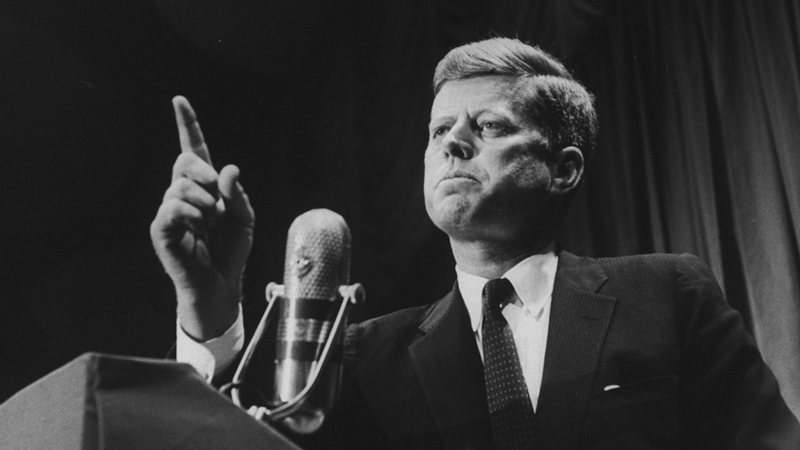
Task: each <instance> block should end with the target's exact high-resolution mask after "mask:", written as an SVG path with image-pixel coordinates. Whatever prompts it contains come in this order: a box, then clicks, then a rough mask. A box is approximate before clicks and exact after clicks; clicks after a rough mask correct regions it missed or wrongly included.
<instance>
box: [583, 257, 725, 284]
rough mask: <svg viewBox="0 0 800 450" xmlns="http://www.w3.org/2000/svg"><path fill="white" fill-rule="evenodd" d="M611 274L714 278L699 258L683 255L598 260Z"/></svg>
mask: <svg viewBox="0 0 800 450" xmlns="http://www.w3.org/2000/svg"><path fill="white" fill-rule="evenodd" d="M596 261H597V262H598V263H599V264H600V265H601V266H602V267H603V269H604V270H605V271H606V272H607V273H610V274H616V273H622V274H625V275H631V274H636V275H638V276H637V278H638V277H642V276H648V275H649V276H655V277H658V278H661V277H667V278H676V277H677V278H682V277H685V276H690V277H691V276H697V277H709V276H710V277H713V275H712V274H711V269H709V267H708V265H707V264H706V263H705V262H703V260H702V259H700V258H699V257H697V256H695V255H692V254H688V253H683V254H672V253H650V254H641V255H630V256H617V257H611V258H598V259H597V260H596Z"/></svg>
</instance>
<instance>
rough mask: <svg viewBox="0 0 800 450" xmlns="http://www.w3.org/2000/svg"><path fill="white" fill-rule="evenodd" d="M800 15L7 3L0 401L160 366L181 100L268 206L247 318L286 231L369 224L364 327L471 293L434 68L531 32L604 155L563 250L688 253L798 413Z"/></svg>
mask: <svg viewBox="0 0 800 450" xmlns="http://www.w3.org/2000/svg"><path fill="white" fill-rule="evenodd" d="M798 24H800V5H798V2H797V1H790V0H785V1H771V2H750V1H745V0H718V1H713V0H680V1H672V2H659V1H656V0H649V1H623V0H616V1H612V0H608V1H601V0H593V1H592V0H580V1H579V0H568V1H555V0H551V1H548V0H539V1H511V0H505V1H489V0H464V1H455V0H436V1H430V0H416V1H412V0H409V1H405V2H400V1H386V2H373V1H367V0H350V1H337V2H334V1H327V0H317V1H312V0H294V1H292V0H279V1H275V0H272V1H263V0H259V1H231V0H227V1H215V0H194V1H187V0H152V1H122V0H105V1H103V0H91V1H90V0H77V1H72V2H57V1H48V0H28V1H3V2H2V3H0V64H2V66H1V67H2V69H1V70H0V149H2V162H3V164H2V168H3V171H2V177H0V179H2V183H3V184H2V187H3V189H2V192H3V194H4V195H3V201H2V205H3V206H2V208H0V214H2V215H1V216H0V218H1V219H2V220H0V237H1V239H0V261H1V262H2V267H3V279H2V282H1V283H0V342H2V344H1V345H2V347H0V348H1V350H0V361H2V367H3V371H2V372H3V375H2V377H1V378H0V400H2V399H4V398H6V397H8V396H9V395H11V394H12V393H14V392H16V391H17V390H19V389H20V388H22V387H23V386H24V385H26V384H28V383H30V382H32V381H33V380H35V379H36V378H37V377H39V376H42V375H44V374H45V373H47V372H50V371H52V370H53V369H55V368H56V367H58V366H60V365H62V364H64V363H66V362H67V361H69V360H70V359H72V358H74V357H75V356H77V355H79V354H81V353H83V352H86V351H90V350H91V351H103V352H112V353H121V354H126V355H139V356H154V357H161V356H163V355H164V354H165V353H166V351H167V350H168V349H169V347H170V346H171V344H172V342H173V339H174V327H175V324H174V320H175V314H174V309H175V304H174V296H173V292H172V288H171V285H170V283H169V281H168V279H167V277H166V276H165V275H164V274H163V271H162V270H161V268H160V266H159V264H158V261H157V260H156V258H155V256H154V254H153V252H152V249H151V246H150V242H149V236H148V227H149V222H150V221H151V220H152V217H153V216H154V214H155V211H156V209H157V207H158V205H159V203H160V200H161V196H162V195H163V192H164V190H165V189H166V187H167V186H168V184H169V178H170V169H171V166H172V163H173V161H174V159H175V157H176V156H177V154H178V151H179V149H178V143H177V133H176V130H175V126H174V119H173V115H172V114H173V113H172V109H171V105H170V99H171V97H172V96H174V95H176V94H183V95H185V96H187V97H188V98H189V99H190V100H191V101H192V104H193V105H194V107H195V109H196V110H197V112H198V115H199V118H200V121H201V123H202V125H203V129H204V132H205V135H206V139H207V141H208V142H209V146H210V148H211V153H212V157H213V159H214V162H215V164H216V166H217V167H218V168H219V167H221V166H222V165H224V164H227V163H235V164H238V165H239V166H240V167H241V168H242V182H243V184H244V185H245V188H246V189H247V191H248V193H249V195H250V198H251V200H252V201H253V204H254V208H255V210H256V215H257V228H256V241H255V247H254V249H253V252H252V256H251V261H250V265H249V268H248V273H247V279H246V293H245V294H246V300H245V312H246V314H247V315H246V317H247V318H248V319H247V323H248V324H249V325H250V326H249V328H250V329H252V327H253V326H252V324H253V323H254V322H255V321H257V320H258V318H259V317H260V312H261V311H262V310H263V307H264V301H263V289H264V286H265V285H266V283H267V282H269V281H280V278H281V276H282V264H283V253H284V245H285V242H284V241H285V236H286V230H287V228H288V226H289V224H290V223H291V221H292V219H293V218H294V217H295V216H296V215H298V214H299V213H301V212H303V211H305V210H307V209H310V208H315V207H326V208H330V209H333V210H335V211H337V212H339V213H340V214H342V215H343V216H344V217H345V219H346V220H347V221H348V223H349V224H350V227H351V229H352V234H353V239H354V241H353V247H354V251H353V271H352V273H353V279H354V280H357V281H361V282H362V283H364V284H365V285H366V287H367V291H368V295H369V298H368V303H367V305H366V306H365V307H364V308H363V309H362V310H361V311H359V312H358V313H357V318H364V317H370V316H374V315H377V314H381V313H385V312H388V311H392V310H395V309H398V308H401V307H404V306H409V305H415V304H421V303H426V302H429V301H431V300H433V299H435V298H437V296H439V295H441V294H443V293H445V292H446V291H447V290H448V289H449V288H450V286H451V285H452V282H453V278H454V275H453V269H452V267H453V261H452V257H451V256H450V254H449V248H448V245H447V241H446V238H445V236H444V235H443V234H441V233H440V232H438V231H437V230H435V228H434V227H433V226H432V225H431V224H430V222H429V221H428V219H427V217H426V215H425V212H424V207H423V202H422V189H421V188H422V171H421V169H422V154H423V150H424V148H425V143H426V139H427V137H426V125H427V119H428V111H429V108H430V102H431V100H432V93H431V87H430V79H431V75H432V72H433V68H434V66H435V64H436V62H437V61H438V60H439V59H440V58H441V57H442V56H443V55H444V53H445V52H446V51H447V50H448V49H449V48H451V47H453V46H455V45H458V44H461V43H465V42H468V41H472V40H478V39H482V38H485V37H488V36H493V35H502V36H517V37H519V38H521V39H523V40H525V41H528V42H531V43H535V44H538V45H540V46H542V47H543V48H545V49H546V50H548V51H550V52H552V53H554V54H555V55H556V56H558V57H560V58H562V59H563V60H564V61H565V62H566V63H567V65H568V66H569V67H570V68H572V69H573V71H574V73H575V74H576V76H577V77H578V78H579V79H581V80H583V81H584V82H585V83H586V84H587V86H588V87H589V89H590V90H591V91H593V92H594V93H595V94H596V96H597V100H598V111H599V115H600V122H601V145H600V147H601V148H600V149H599V151H598V155H597V157H596V159H595V161H594V167H592V168H591V170H592V173H591V175H590V179H589V183H588V185H587V188H586V189H585V191H584V192H583V193H581V194H580V196H579V198H578V201H577V203H576V205H575V208H574V211H573V214H572V216H571V219H570V222H569V224H568V226H566V227H565V229H564V233H563V234H564V237H563V238H562V243H563V244H564V246H565V247H566V248H567V249H569V250H571V251H574V252H577V253H582V254H587V255H593V256H606V255H620V254H631V253H641V252H653V251H659V252H664V251H666V252H690V253H695V254H697V255H699V256H701V257H702V258H703V259H704V260H706V261H707V262H708V264H709V265H710V266H711V267H712V269H713V270H714V272H715V274H716V275H717V276H718V278H719V280H720V282H721V284H722V285H723V288H724V289H725V290H726V293H727V296H728V299H729V301H730V302H731V304H732V305H733V306H734V307H736V308H737V309H739V310H740V311H741V312H742V314H743V316H744V317H745V319H746V321H747V323H748V326H749V327H750V329H751V330H752V331H753V333H754V336H755V338H756V340H757V342H758V344H759V346H760V347H761V349H762V352H763V353H764V356H765V359H766V360H767V362H768V363H769V364H770V365H771V366H772V368H773V370H774V371H775V372H776V375H778V377H779V379H780V381H781V387H782V390H783V392H784V395H785V396H786V398H787V401H788V402H789V403H790V406H791V407H792V408H793V410H794V411H795V413H798V412H800V383H798V382H797V378H796V376H793V374H796V373H800V299H799V297H798V293H800V289H798V273H800V247H799V246H798V235H800V226H799V225H798V223H799V222H798V216H800V181H798V177H797V174H798V173H800V150H798V145H800V68H799V67H800V65H799V64H798V61H799V60H800V50H799V49H800V32H799V31H798Z"/></svg>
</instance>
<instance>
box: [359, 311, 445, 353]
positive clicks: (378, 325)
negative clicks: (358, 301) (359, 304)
mask: <svg viewBox="0 0 800 450" xmlns="http://www.w3.org/2000/svg"><path fill="white" fill-rule="evenodd" d="M436 303H437V302H434V303H431V304H428V305H422V306H413V307H410V308H405V309H401V310H398V311H394V312H392V313H389V314H386V315H383V316H379V317H375V318H373V319H369V320H365V321H363V322H360V323H357V324H353V325H350V326H349V327H348V329H347V336H346V338H345V349H346V351H356V350H358V352H359V353H361V354H362V356H363V355H364V352H367V353H370V352H371V350H370V349H372V350H374V351H380V352H381V353H385V352H391V351H392V350H395V349H404V348H406V347H407V346H408V344H409V343H410V342H411V341H412V340H413V339H414V337H416V336H417V335H418V334H419V328H418V327H419V325H420V324H421V323H422V322H423V321H424V320H425V318H426V317H427V316H428V314H430V311H431V309H432V308H433V307H434V305H436Z"/></svg>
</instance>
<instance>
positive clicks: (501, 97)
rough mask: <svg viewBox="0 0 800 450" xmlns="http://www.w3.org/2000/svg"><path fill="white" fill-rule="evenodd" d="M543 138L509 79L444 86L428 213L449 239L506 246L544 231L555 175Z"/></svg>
mask: <svg viewBox="0 0 800 450" xmlns="http://www.w3.org/2000/svg"><path fill="white" fill-rule="evenodd" d="M543 142H544V138H543V136H542V134H541V133H540V132H539V130H538V128H537V127H536V126H535V125H534V124H533V123H531V121H530V120H529V119H527V118H526V117H525V116H524V115H523V113H522V99H521V98H520V96H519V94H517V95H515V89H514V87H513V85H512V84H510V83H509V79H508V78H506V77H500V76H489V77H476V78H468V79H465V80H457V81H449V82H447V83H445V84H444V85H443V86H442V88H441V90H440V91H439V93H438V95H437V96H436V98H435V99H434V102H433V107H432V108H431V122H430V126H429V140H428V148H427V149H426V150H425V188H424V190H425V207H426V209H427V211H428V215H429V216H430V218H431V220H433V223H434V224H435V225H436V226H437V227H439V228H440V229H441V230H443V231H444V232H445V233H447V234H448V235H449V236H450V238H451V239H455V240H464V241H506V242H508V241H509V240H515V239H520V238H523V237H524V236H525V235H530V233H536V232H538V231H542V230H541V227H542V226H543V224H544V221H543V218H544V216H546V215H549V214H552V211H549V210H548V201H547V199H548V190H549V187H550V182H551V171H550V169H549V168H548V166H547V164H546V161H545V158H546V150H545V148H544V145H543V144H542V143H543Z"/></svg>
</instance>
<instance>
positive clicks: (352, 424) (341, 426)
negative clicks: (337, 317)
mask: <svg viewBox="0 0 800 450" xmlns="http://www.w3.org/2000/svg"><path fill="white" fill-rule="evenodd" d="M360 338H361V325H359V324H355V325H350V326H349V327H348V328H347V334H346V335H345V340H344V348H343V354H342V360H343V361H342V362H343V366H344V370H343V374H342V389H341V394H340V397H339V401H338V402H337V405H336V407H335V408H334V409H333V411H331V413H330V415H329V417H328V419H327V420H326V422H325V425H323V427H322V429H321V430H320V432H319V433H317V434H315V435H312V436H305V437H300V438H299V439H298V443H300V445H302V446H303V448H305V449H308V450H315V449H320V450H321V449H326V450H338V449H348V450H360V449H364V450H367V449H378V448H388V445H389V444H388V443H387V442H386V440H385V436H384V435H383V433H382V431H381V430H380V428H379V426H378V424H377V422H376V420H375V417H374V416H373V414H372V412H371V411H370V409H369V408H368V406H367V404H366V402H365V400H364V397H363V395H362V394H361V389H360V388H359V385H358V377H357V373H358V364H359V352H358V349H359V346H360V340H361V339H360Z"/></svg>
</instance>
